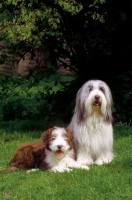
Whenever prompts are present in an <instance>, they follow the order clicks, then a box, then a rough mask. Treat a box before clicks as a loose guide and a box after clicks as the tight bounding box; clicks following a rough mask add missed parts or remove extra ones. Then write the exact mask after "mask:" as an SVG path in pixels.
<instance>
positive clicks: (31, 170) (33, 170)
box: [27, 169, 38, 172]
mask: <svg viewBox="0 0 132 200" xmlns="http://www.w3.org/2000/svg"><path fill="white" fill-rule="evenodd" d="M36 171H38V169H30V170H28V171H27V172H36Z"/></svg>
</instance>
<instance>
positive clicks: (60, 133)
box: [42, 127, 73, 158]
mask: <svg viewBox="0 0 132 200" xmlns="http://www.w3.org/2000/svg"><path fill="white" fill-rule="evenodd" d="M42 139H43V142H44V145H45V148H46V149H47V150H49V151H52V152H54V154H55V156H56V157H58V158H61V157H63V156H64V155H65V153H66V152H67V151H68V150H70V149H73V135H72V132H71V130H70V129H68V128H60V127H53V128H50V129H48V130H47V131H46V132H45V133H43V135H42Z"/></svg>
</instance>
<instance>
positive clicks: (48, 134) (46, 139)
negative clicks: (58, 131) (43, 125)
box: [41, 128, 54, 147]
mask: <svg viewBox="0 0 132 200" xmlns="http://www.w3.org/2000/svg"><path fill="white" fill-rule="evenodd" d="M53 130H54V128H49V129H48V130H47V131H46V132H44V133H43V134H42V136H41V137H42V140H43V143H44V146H45V147H47V146H48V142H49V139H50V137H51V134H52V131H53Z"/></svg>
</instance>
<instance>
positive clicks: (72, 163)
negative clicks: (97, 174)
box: [67, 159, 89, 170]
mask: <svg viewBox="0 0 132 200" xmlns="http://www.w3.org/2000/svg"><path fill="white" fill-rule="evenodd" d="M67 166H68V167H70V168H80V169H85V170H89V167H88V166H86V165H84V164H80V163H79V162H77V161H75V160H73V159H69V161H68V164H67Z"/></svg>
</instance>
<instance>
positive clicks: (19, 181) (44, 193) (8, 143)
mask: <svg viewBox="0 0 132 200" xmlns="http://www.w3.org/2000/svg"><path fill="white" fill-rule="evenodd" d="M56 125H60V124H56ZM44 130H45V128H44ZM42 132H43V131H41V130H37V131H35V130H34V131H31V130H30V131H29V130H27V131H23V130H22V129H21V128H20V130H19V122H18V124H16V129H15V126H14V127H13V125H12V124H7V125H4V126H3V125H1V128H0V169H3V168H5V167H8V162H9V160H10V158H11V156H12V155H13V153H14V151H15V149H16V147H17V145H18V144H20V143H23V142H26V141H31V140H38V139H39V138H40V136H41V134H42ZM114 152H115V158H114V160H113V161H112V162H111V163H110V164H107V165H102V166H96V165H91V166H90V170H89V171H85V170H81V169H74V170H73V171H72V172H70V173H68V172H65V173H58V172H57V173H53V172H45V171H37V172H31V173H27V172H25V171H18V172H9V173H1V174H0V199H1V200H7V199H8V200H15V199H18V200H30V199H32V200H106V199H108V200H130V199H132V127H130V126H125V125H121V126H115V127H114Z"/></svg>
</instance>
